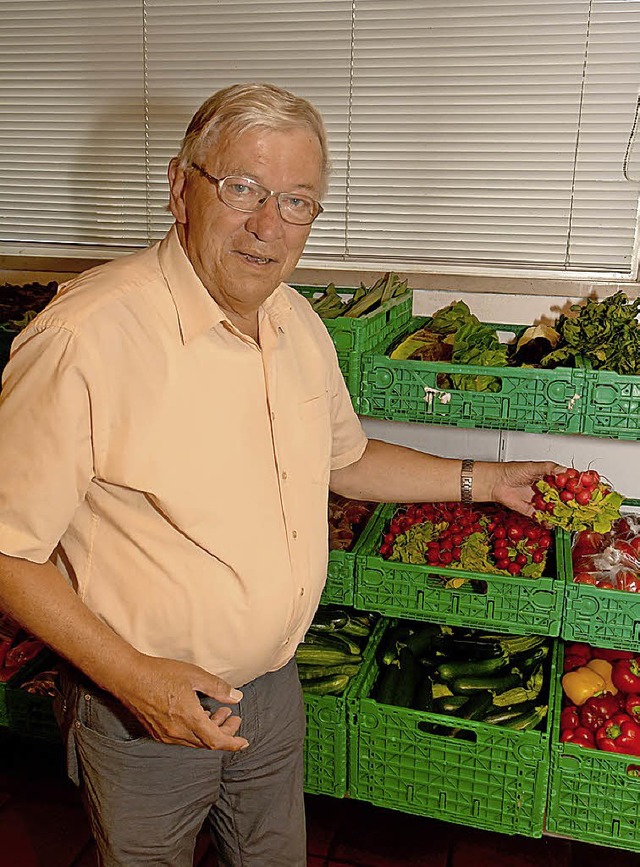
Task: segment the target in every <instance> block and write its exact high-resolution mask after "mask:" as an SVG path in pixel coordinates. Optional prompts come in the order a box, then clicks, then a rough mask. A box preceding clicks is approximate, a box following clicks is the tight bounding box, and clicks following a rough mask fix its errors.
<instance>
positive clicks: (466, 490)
mask: <svg viewBox="0 0 640 867" xmlns="http://www.w3.org/2000/svg"><path fill="white" fill-rule="evenodd" d="M473 463H474V462H473V461H472V460H470V458H465V459H464V460H463V461H462V467H461V469H460V502H461V503H462V505H463V506H470V505H471V504H472V503H473Z"/></svg>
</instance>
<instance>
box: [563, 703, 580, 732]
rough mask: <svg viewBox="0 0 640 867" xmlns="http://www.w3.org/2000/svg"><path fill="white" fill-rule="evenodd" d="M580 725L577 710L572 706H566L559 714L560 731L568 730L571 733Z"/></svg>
mask: <svg viewBox="0 0 640 867" xmlns="http://www.w3.org/2000/svg"><path fill="white" fill-rule="evenodd" d="M579 725H580V717H579V716H578V708H577V707H576V706H575V705H574V704H568V705H567V706H566V707H565V708H563V710H562V713H561V714H560V728H561V729H562V731H565V730H566V729H568V730H569V731H573V729H577V728H578V726H579Z"/></svg>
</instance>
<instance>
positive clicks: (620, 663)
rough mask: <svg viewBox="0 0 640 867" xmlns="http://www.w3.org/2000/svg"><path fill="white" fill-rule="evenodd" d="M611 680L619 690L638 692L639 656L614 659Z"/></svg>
mask: <svg viewBox="0 0 640 867" xmlns="http://www.w3.org/2000/svg"><path fill="white" fill-rule="evenodd" d="M611 680H612V681H613V684H614V686H616V687H617V688H618V689H619V690H620V692H640V657H638V656H636V657H634V658H633V659H618V660H616V662H614V664H613V671H612V672H611Z"/></svg>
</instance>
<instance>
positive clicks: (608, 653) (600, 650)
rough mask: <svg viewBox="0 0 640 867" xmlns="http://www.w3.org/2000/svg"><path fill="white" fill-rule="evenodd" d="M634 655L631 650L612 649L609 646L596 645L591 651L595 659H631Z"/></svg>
mask: <svg viewBox="0 0 640 867" xmlns="http://www.w3.org/2000/svg"><path fill="white" fill-rule="evenodd" d="M635 655H636V654H635V653H634V652H633V650H612V649H611V648H609V647H597V648H595V649H594V651H593V656H594V658H595V659H606V660H608V661H609V662H615V661H616V660H617V659H633V658H634V657H635Z"/></svg>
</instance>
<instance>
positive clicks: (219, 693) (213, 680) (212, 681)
mask: <svg viewBox="0 0 640 867" xmlns="http://www.w3.org/2000/svg"><path fill="white" fill-rule="evenodd" d="M193 687H194V689H197V690H198V692H201V693H203V694H204V695H208V696H209V697H210V698H215V699H217V700H218V701H220V702H222V703H223V704H237V703H238V702H239V701H241V700H242V692H241V690H239V689H234V688H233V687H232V686H231V684H229V683H227V681H226V680H223V679H222V678H221V677H216V675H215V674H209V673H208V672H206V671H204V670H203V669H200V676H199V677H198V678H197V679H196V680H194V683H193Z"/></svg>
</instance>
